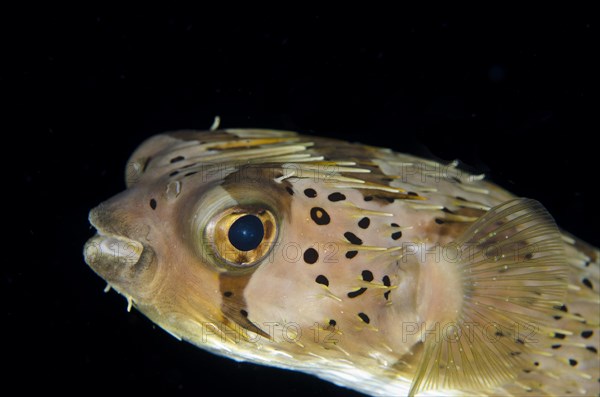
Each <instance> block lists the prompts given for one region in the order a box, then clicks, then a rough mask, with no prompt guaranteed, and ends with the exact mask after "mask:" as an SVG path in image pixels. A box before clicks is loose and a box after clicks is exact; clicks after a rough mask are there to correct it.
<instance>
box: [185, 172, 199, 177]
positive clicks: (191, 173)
mask: <svg viewBox="0 0 600 397" xmlns="http://www.w3.org/2000/svg"><path fill="white" fill-rule="evenodd" d="M197 173H198V171H191V172H188V173H187V174H185V175H184V177H186V176H192V175H194V174H197Z"/></svg>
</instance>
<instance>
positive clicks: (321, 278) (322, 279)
mask: <svg viewBox="0 0 600 397" xmlns="http://www.w3.org/2000/svg"><path fill="white" fill-rule="evenodd" d="M315 281H316V282H317V284H323V285H324V286H326V287H329V280H327V277H325V276H323V275H322V274H319V275H318V276H317V278H316V279H315Z"/></svg>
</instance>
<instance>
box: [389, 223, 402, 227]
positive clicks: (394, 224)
mask: <svg viewBox="0 0 600 397" xmlns="http://www.w3.org/2000/svg"><path fill="white" fill-rule="evenodd" d="M391 226H392V227H400V225H399V224H397V223H392V224H391Z"/></svg>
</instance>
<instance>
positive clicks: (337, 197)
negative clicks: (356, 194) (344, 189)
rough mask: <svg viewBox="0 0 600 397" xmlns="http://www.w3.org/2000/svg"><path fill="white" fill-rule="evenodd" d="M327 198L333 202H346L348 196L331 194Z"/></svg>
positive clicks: (336, 193)
mask: <svg viewBox="0 0 600 397" xmlns="http://www.w3.org/2000/svg"><path fill="white" fill-rule="evenodd" d="M327 198H328V199H329V201H332V202H336V201H343V200H346V196H345V195H343V194H342V193H340V192H335V193H331V194H330V195H329V196H327Z"/></svg>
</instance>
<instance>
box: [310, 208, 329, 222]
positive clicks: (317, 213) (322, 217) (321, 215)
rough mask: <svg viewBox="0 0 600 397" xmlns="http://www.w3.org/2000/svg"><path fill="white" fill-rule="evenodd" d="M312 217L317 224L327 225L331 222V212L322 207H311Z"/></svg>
mask: <svg viewBox="0 0 600 397" xmlns="http://www.w3.org/2000/svg"><path fill="white" fill-rule="evenodd" d="M310 217H311V218H312V220H313V221H315V223H316V224H317V225H327V224H329V222H331V218H330V217H329V214H328V213H327V212H326V211H325V210H324V209H323V208H320V207H313V208H311V209H310Z"/></svg>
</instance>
